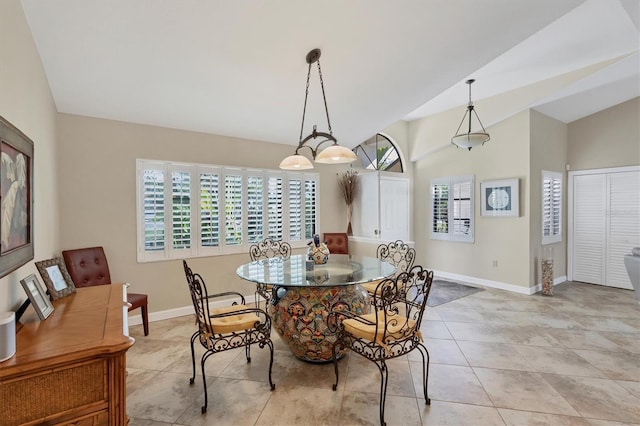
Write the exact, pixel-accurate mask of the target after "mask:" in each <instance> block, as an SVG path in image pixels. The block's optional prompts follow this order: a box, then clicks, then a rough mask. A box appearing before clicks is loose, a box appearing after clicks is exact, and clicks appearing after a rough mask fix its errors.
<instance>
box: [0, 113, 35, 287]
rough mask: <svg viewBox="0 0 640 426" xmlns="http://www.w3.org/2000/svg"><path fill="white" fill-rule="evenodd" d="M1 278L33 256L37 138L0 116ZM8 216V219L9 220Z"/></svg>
mask: <svg viewBox="0 0 640 426" xmlns="http://www.w3.org/2000/svg"><path fill="white" fill-rule="evenodd" d="M0 153H1V158H2V161H1V162H0V218H5V220H0V278H1V277H4V276H5V275H7V274H9V273H11V272H13V271H15V270H16V269H18V268H19V267H20V266H22V265H24V264H25V263H27V262H29V261H30V260H33V240H34V233H33V199H34V197H33V186H34V180H33V164H34V162H33V157H34V148H33V141H32V140H31V139H29V138H28V137H27V136H26V135H25V134H24V133H22V132H21V131H20V130H18V129H17V128H16V127H15V126H14V125H12V124H11V123H10V122H9V121H7V120H6V119H5V118H3V117H2V116H0ZM6 218H8V220H6Z"/></svg>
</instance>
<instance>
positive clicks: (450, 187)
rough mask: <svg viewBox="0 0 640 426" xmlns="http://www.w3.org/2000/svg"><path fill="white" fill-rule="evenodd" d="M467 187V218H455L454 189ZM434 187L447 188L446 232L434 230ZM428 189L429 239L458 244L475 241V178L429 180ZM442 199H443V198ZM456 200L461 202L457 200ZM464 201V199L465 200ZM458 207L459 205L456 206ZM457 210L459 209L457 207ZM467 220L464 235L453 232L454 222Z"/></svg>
mask: <svg viewBox="0 0 640 426" xmlns="http://www.w3.org/2000/svg"><path fill="white" fill-rule="evenodd" d="M464 184H466V185H469V199H468V207H469V217H468V218H462V217H458V218H456V217H455V211H456V205H457V204H456V198H455V189H456V186H457V185H464ZM436 186H444V187H446V188H447V199H446V201H447V206H446V209H447V211H446V220H447V232H436V231H435V229H434V223H435V220H436V216H437V215H436V212H435V208H436V201H437V200H436V194H435V187H436ZM429 188H430V198H431V208H430V210H429V212H430V215H429V216H430V217H429V219H430V222H429V223H430V225H429V226H430V231H429V233H430V235H431V239H434V240H444V241H453V242H460V243H473V242H474V241H475V176H474V175H469V176H447V177H440V178H434V179H431V183H430V185H429ZM443 199H444V198H443ZM458 200H462V198H459V199H458ZM465 200H466V198H465ZM458 206H459V204H458ZM458 208H459V207H458ZM463 219H464V220H469V226H468V228H467V229H468V232H466V233H457V232H455V230H456V227H455V224H454V222H455V221H456V220H463Z"/></svg>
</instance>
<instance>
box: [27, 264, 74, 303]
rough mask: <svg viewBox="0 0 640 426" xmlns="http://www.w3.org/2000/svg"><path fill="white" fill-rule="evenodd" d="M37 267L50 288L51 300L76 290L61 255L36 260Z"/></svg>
mask: <svg viewBox="0 0 640 426" xmlns="http://www.w3.org/2000/svg"><path fill="white" fill-rule="evenodd" d="M36 268H38V272H40V276H41V277H42V280H43V281H44V283H45V285H46V286H47V289H48V290H49V294H50V295H51V300H58V299H61V298H63V297H65V296H69V295H70V294H73V293H75V292H76V286H75V285H74V284H73V280H72V279H71V276H70V275H69V272H68V271H67V268H66V267H65V266H64V261H63V260H62V258H61V257H56V258H53V259H47V260H41V261H39V262H36Z"/></svg>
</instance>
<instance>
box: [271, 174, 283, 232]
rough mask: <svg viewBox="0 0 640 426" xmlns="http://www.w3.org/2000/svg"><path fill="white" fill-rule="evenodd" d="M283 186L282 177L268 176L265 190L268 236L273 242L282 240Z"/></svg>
mask: <svg viewBox="0 0 640 426" xmlns="http://www.w3.org/2000/svg"><path fill="white" fill-rule="evenodd" d="M283 196H284V185H283V180H282V177H275V176H270V177H269V180H268V189H267V228H268V231H267V232H268V236H269V237H270V238H273V239H274V240H277V241H280V240H282V239H283V220H284V200H283Z"/></svg>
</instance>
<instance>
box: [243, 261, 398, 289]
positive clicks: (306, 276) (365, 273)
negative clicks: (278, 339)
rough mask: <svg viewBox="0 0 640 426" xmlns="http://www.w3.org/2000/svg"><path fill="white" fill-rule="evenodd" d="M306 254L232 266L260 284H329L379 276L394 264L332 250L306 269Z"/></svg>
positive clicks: (324, 285) (394, 270)
mask: <svg viewBox="0 0 640 426" xmlns="http://www.w3.org/2000/svg"><path fill="white" fill-rule="evenodd" d="M306 261H307V256H306V255H302V254H298V255H293V256H291V258H289V259H288V260H282V259H281V258H277V257H274V258H270V259H262V260H256V261H255V262H250V263H245V264H244V265H241V266H239V267H238V269H236V274H238V276H239V277H240V278H242V279H245V280H247V281H252V282H256V283H260V284H270V285H278V286H289V287H332V286H343V285H352V284H361V283H366V282H370V281H376V280H381V279H384V278H386V277H389V276H391V275H393V274H394V273H395V272H396V268H395V266H393V265H392V264H390V263H387V262H383V261H380V260H379V259H377V258H375V257H367V256H354V255H349V254H332V255H330V256H329V261H328V262H327V263H326V264H324V265H314V268H313V270H312V271H307V270H306Z"/></svg>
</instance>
